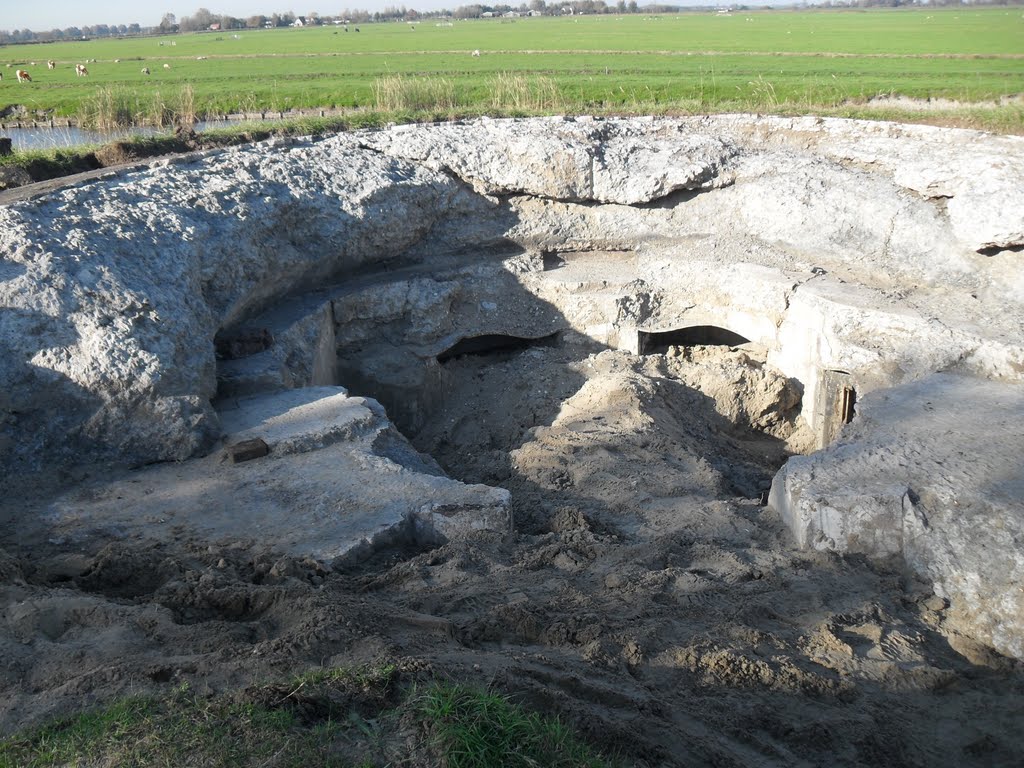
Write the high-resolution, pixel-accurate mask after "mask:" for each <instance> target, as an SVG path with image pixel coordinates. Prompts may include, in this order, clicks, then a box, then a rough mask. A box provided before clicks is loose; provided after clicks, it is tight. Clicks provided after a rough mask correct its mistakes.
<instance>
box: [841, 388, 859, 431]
mask: <svg viewBox="0 0 1024 768" xmlns="http://www.w3.org/2000/svg"><path fill="white" fill-rule="evenodd" d="M856 406H857V390H855V389H854V388H853V387H843V391H842V394H841V395H840V398H839V419H840V420H841V421H842V423H843V424H849V423H850V422H851V421H853V417H854V415H855V413H856V411H855V408H856Z"/></svg>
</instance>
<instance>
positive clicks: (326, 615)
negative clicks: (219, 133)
mask: <svg viewBox="0 0 1024 768" xmlns="http://www.w3.org/2000/svg"><path fill="white" fill-rule="evenodd" d="M1022 177H1024V142H1021V141H1020V140H1017V139H1014V138H1012V137H987V136H982V135H979V134H973V133H966V132H955V131H942V130H938V129H923V128H919V127H907V126H882V125H874V124H860V123H851V122H848V121H834V120H816V119H813V118H807V119H795V120H784V119H775V118H771V119H762V118H753V117H741V116H733V117H719V118H693V119H685V120H635V121H631V120H585V119H578V120H570V119H557V120H555V119H551V120H535V121H533V120H528V121H489V120H484V121H474V122H471V123H466V124H459V125H427V126H415V127H403V126H398V127H394V128H391V129H388V130H384V131H380V132H366V133H358V134H352V135H344V136H337V137H331V138H327V139H322V140H289V141H285V142H275V143H270V144H266V145H259V146H256V147H246V148H235V149H231V150H226V151H218V152H212V153H205V154H200V155H197V156H190V157H184V158H174V159H169V160H166V161H160V162H158V163H155V164H153V166H151V167H138V168H129V169H125V170H122V171H118V172H117V173H116V174H115V175H113V176H112V177H111V178H107V179H92V180H81V181H79V182H76V183H75V184H70V185H68V186H66V187H63V188H56V189H49V190H40V191H38V192H37V193H28V192H27V193H25V196H24V197H23V198H22V199H20V200H16V201H13V202H12V201H7V202H5V203H4V204H3V205H0V256H2V257H3V260H2V261H0V299H2V301H0V330H2V331H3V333H2V334H0V352H2V353H3V354H2V355H0V385H2V386H0V459H2V461H3V468H4V476H3V478H2V480H3V482H4V488H5V490H7V491H8V492H7V493H6V494H5V500H4V502H3V510H2V511H3V515H4V521H5V523H6V524H7V525H5V527H4V529H3V531H4V532H3V535H2V537H0V547H2V549H0V589H2V590H3V594H4V595H5V596H6V597H5V599H8V598H9V599H8V601H7V603H5V604H4V606H3V608H4V611H5V612H4V613H3V615H2V620H0V656H2V657H3V658H4V659H6V660H9V663H8V664H7V666H5V667H3V668H2V669H0V692H2V693H4V694H6V695H5V696H0V730H3V731H9V730H12V729H14V728H15V727H17V726H19V725H24V724H31V723H33V722H38V721H39V720H40V719H41V718H42V717H44V716H46V715H48V714H52V713H55V712H62V711H68V710H71V709H75V708H76V707H78V706H79V705H80V700H81V697H83V696H88V697H90V698H92V697H95V698H97V699H99V700H106V699H108V698H110V697H116V696H118V695H122V694H124V693H125V692H127V691H129V690H136V687H137V686H139V685H142V686H156V687H159V686H162V685H180V684H181V683H182V682H189V681H191V682H197V683H198V682H202V683H203V684H209V685H211V686H214V685H216V686H234V685H237V684H239V681H252V680H254V679H256V677H258V676H259V675H271V674H278V673H281V672H282V670H286V671H293V670H297V671H301V670H303V669H306V668H308V667H309V666H317V665H331V666H346V665H358V664H364V663H379V662H381V661H389V660H391V659H395V658H398V659H399V660H400V663H401V664H402V665H403V666H402V668H403V670H409V672H408V674H410V675H412V676H413V677H414V678H415V676H416V675H418V674H422V670H424V669H430V670H432V673H439V674H442V675H450V676H451V677H453V678H455V679H467V680H474V681H476V682H481V681H484V682H488V683H490V684H493V685H495V686H497V687H499V688H500V689H502V690H507V691H510V692H513V693H515V694H516V695H517V696H518V697H520V698H521V699H522V700H523V701H526V702H528V703H529V704H531V705H532V706H535V707H539V708H542V709H552V710H556V711H558V712H559V713H561V714H563V715H565V716H566V717H568V718H569V719H570V720H571V721H572V722H573V723H574V724H576V725H577V726H579V727H580V728H581V730H582V731H583V732H584V733H585V734H587V735H589V736H591V737H593V738H594V739H595V740H596V741H597V742H598V743H599V744H601V745H602V746H607V747H609V748H610V749H618V750H620V751H621V752H622V753H623V754H625V755H626V761H627V762H628V763H629V764H635V765H638V766H655V765H657V766H662V765H704V764H708V765H710V764H714V765H753V764H766V765H803V764H807V765H815V764H825V763H829V764H835V765H842V766H858V765H864V764H873V765H892V766H897V765H900V766H902V765H916V764H920V765H942V764H950V765H978V766H982V765H986V766H988V765H1001V764H1005V765H1013V764H1015V761H1016V760H1017V758H1018V756H1019V754H1021V751H1022V750H1024V740H1022V736H1021V734H1020V732H1019V728H1018V727H1017V725H1018V723H1019V721H1020V717H1021V715H1022V713H1021V712H1020V691H1021V690H1024V676H1022V674H1024V673H1022V671H1021V668H1020V662H1019V659H1021V658H1024V602H1022V601H1024V597H1021V595H1022V594H1024V593H1021V592H1020V589H1019V586H1020V584H1021V583H1022V581H1024V553H1022V552H1021V550H1020V545H1019V542H1020V541H1021V540H1024V509H1022V507H1021V504H1020V498H1021V497H1022V495H1024V493H1022V491H1021V489H1020V481H1019V478H1020V477H1022V476H1024V472H1022V471H1021V470H1022V468H1021V463H1020V451H1019V447H1020V445H1021V444H1022V441H1024V434H1022V433H1021V426H1020V425H1021V424H1022V423H1024V395H1022V391H1024V390H1022V388H1024V374H1022V371H1024V332H1022V330H1021V329H1022V328H1024V322H1022V321H1024V310H1022V299H1021V296H1022V295H1024V294H1022V293H1021V291H1022V290H1024V285H1022V284H1021V283H1020V274H1021V273H1020V270H1019V252H1020V247H1021V243H1024V220H1022V218H1021V211H1024V198H1022V195H1024V191H1022V189H1021V188H1020V184H1019V179H1020V178H1022ZM32 194H36V197H32V196H31V195H32ZM154 201H159V204H156V203H155V202H154ZM937 201H939V202H937ZM766 502H767V503H766ZM417 670H418V671H417ZM403 674H405V673H404V672H403ZM417 679H418V678H417ZM28 681H31V684H29V682H28ZM140 681H141V682H140ZM979 712H983V713H985V714H984V716H983V717H982V716H979V715H978V714H977V713H979ZM392 746H394V745H392ZM402 759H403V757H402V756H401V755H400V754H397V753H396V754H388V755H382V756H381V758H380V760H379V761H378V762H379V763H380V764H386V763H388V762H391V763H397V762H401V760H402ZM353 762H358V761H357V760H353Z"/></svg>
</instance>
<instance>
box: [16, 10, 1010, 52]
mask: <svg viewBox="0 0 1024 768" xmlns="http://www.w3.org/2000/svg"><path fill="white" fill-rule="evenodd" d="M1022 3H1024V0H970V2H966V0H929V2H928V3H927V6H928V7H936V6H951V5H952V6H960V5H970V6H987V5H1021V4H1022ZM794 4H795V0H781V2H780V3H779V5H778V7H786V6H791V5H794ZM721 5H722V4H721V3H715V2H710V1H709V2H708V6H707V7H709V8H713V7H721ZM808 5H810V6H814V7H824V8H867V7H887V8H894V7H900V6H915V5H925V3H922V2H921V0H821V1H820V2H810V3H808ZM728 7H731V8H734V9H737V10H746V9H747V8H748V6H746V5H742V4H732V5H730V6H728ZM681 10H698V9H697V8H694V7H687V8H685V9H684V8H681V7H680V6H676V5H662V4H648V5H644V6H639V5H637V2H636V0H614V1H613V0H608V1H607V2H606V0H564V1H562V2H560V1H559V0H552V1H551V2H547V0H529V2H528V3H527V2H523V3H521V4H520V5H517V6H514V5H506V4H500V3H499V4H497V5H485V4H482V3H481V4H476V3H474V4H472V5H460V6H458V7H457V8H455V10H454V11H452V10H447V9H444V10H438V11H417V10H415V9H412V8H407V7H406V6H404V5H401V6H386V7H385V8H383V9H382V10H380V11H366V10H362V9H359V8H356V9H349V8H346V9H345V10H343V11H342V12H341V13H340V14H339V15H337V16H321V15H320V14H319V13H317V12H316V11H310V12H309V13H308V14H307V15H305V16H296V15H295V14H294V13H292V12H291V11H287V12H285V13H274V14H271V15H270V16H264V15H262V14H257V15H254V16H249V17H247V18H244V19H240V18H237V17H235V16H229V15H227V14H220V13H213V12H212V11H210V10H209V9H207V8H200V9H199V10H197V11H196V12H195V13H193V14H192V15H191V16H182V17H181V18H180V19H178V18H176V17H175V15H174V14H173V13H165V14H164V15H163V18H161V19H160V22H159V24H157V25H156V26H152V27H143V26H141V25H139V24H94V25H90V26H85V27H66V28H64V29H56V28H55V29H51V30H49V31H48V32H34V31H33V30H31V29H15V30H13V31H8V30H5V29H0V45H11V44H14V43H37V42H50V41H55V40H82V39H89V38H94V37H129V36H135V35H156V34H161V35H167V34H173V33H175V32H202V31H206V30H210V29H221V30H230V29H263V28H265V27H290V26H293V25H294V24H295V23H296V20H297V19H301V21H302V24H303V26H319V25H321V24H333V23H335V22H340V21H344V22H349V23H352V24H368V23H370V22H385V21H399V20H405V21H416V20H418V19H429V18H455V19H476V18H480V17H482V16H484V14H489V15H492V16H503V15H505V14H507V13H513V12H518V13H521V14H523V15H525V14H527V13H529V12H531V11H533V12H535V13H541V14H544V15H551V16H559V15H563V14H565V15H568V14H573V15H589V14H605V13H621V14H625V13H646V14H651V13H678V12H679V11H681Z"/></svg>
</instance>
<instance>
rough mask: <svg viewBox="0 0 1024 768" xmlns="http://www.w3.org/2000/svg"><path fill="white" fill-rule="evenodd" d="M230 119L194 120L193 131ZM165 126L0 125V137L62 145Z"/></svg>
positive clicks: (30, 145) (154, 131)
mask: <svg viewBox="0 0 1024 768" xmlns="http://www.w3.org/2000/svg"><path fill="white" fill-rule="evenodd" d="M238 124H239V123H238V121H234V120H204V121H202V122H199V123H196V124H195V126H194V129H195V131H196V132H197V133H201V132H202V131H205V130H208V129H210V128H224V127H227V126H230V125H238ZM169 132H170V131H169V130H168V129H158V128H141V127H140V128H126V129H124V130H121V131H113V132H100V131H90V130H87V129H85V128H68V127H66V126H57V127H54V128H50V127H37V128H15V127H8V128H0V137H8V138H10V139H11V143H12V145H13V146H14V148H15V149H19V150H27V149H62V148H64V147H77V146H81V145H83V144H104V143H106V142H108V141H114V140H116V139H124V138H127V137H129V136H156V135H159V134H161V133H169Z"/></svg>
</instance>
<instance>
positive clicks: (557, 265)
mask: <svg viewBox="0 0 1024 768" xmlns="http://www.w3.org/2000/svg"><path fill="white" fill-rule="evenodd" d="M543 256H544V271H545V272H550V271H551V270H552V269H561V268H562V267H564V266H565V258H564V257H563V256H562V254H560V253H556V252H555V251H544V254H543Z"/></svg>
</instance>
